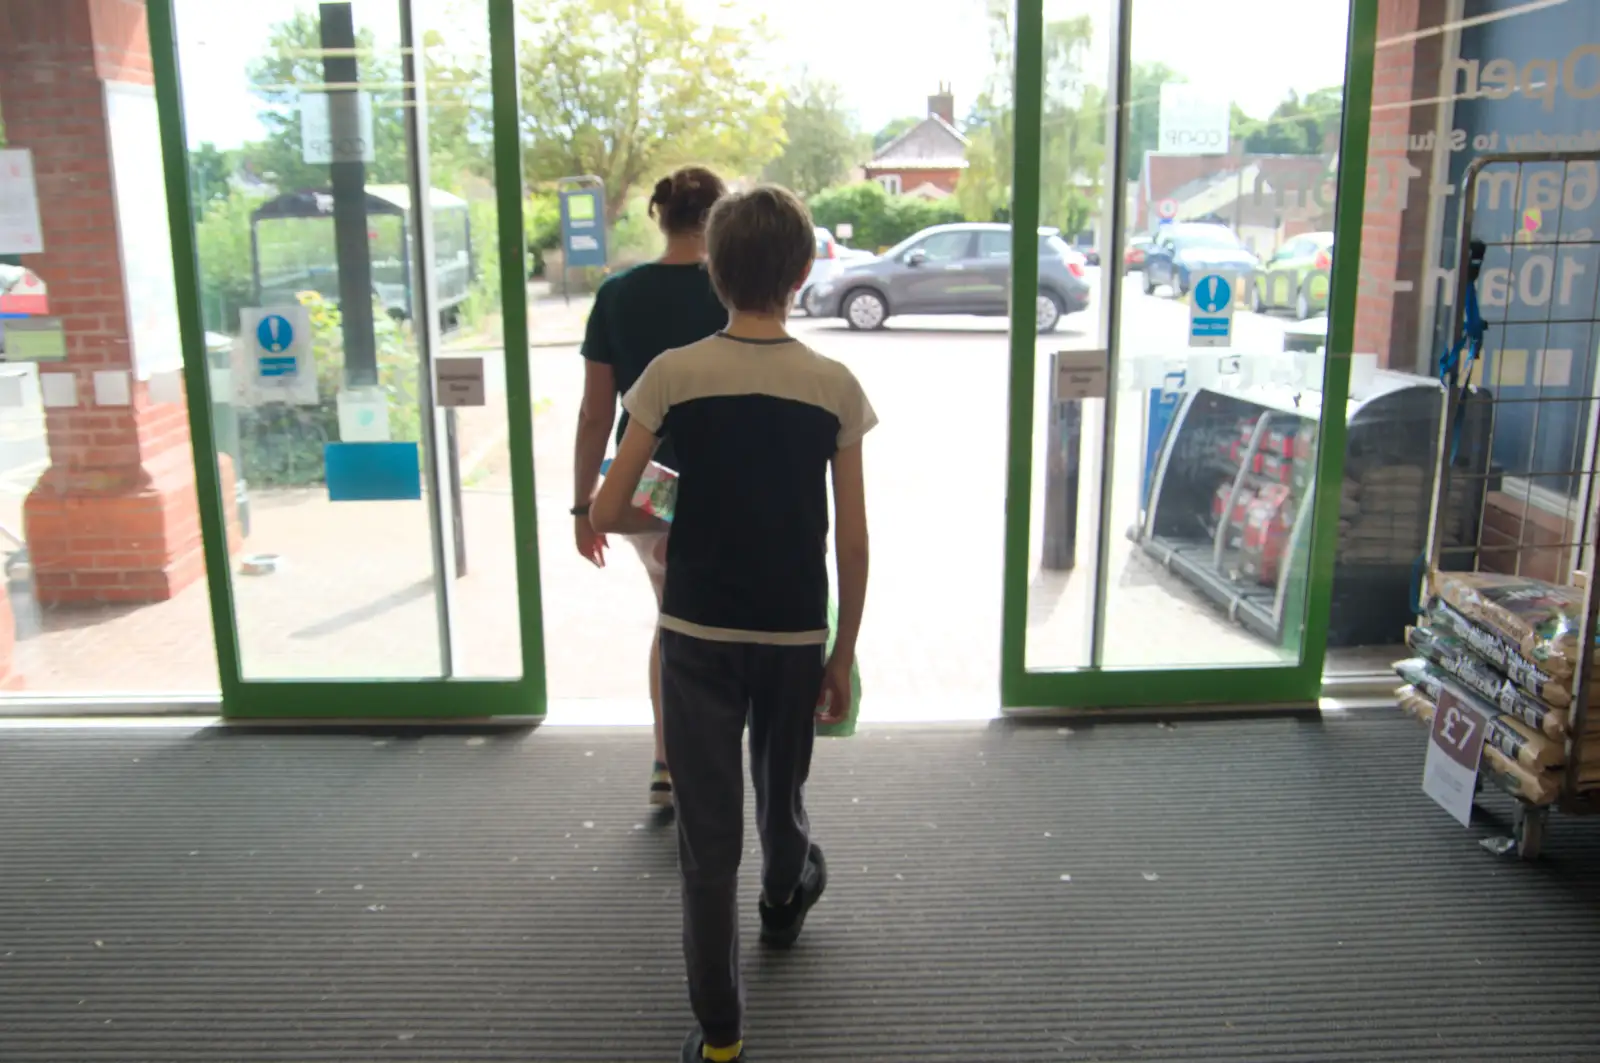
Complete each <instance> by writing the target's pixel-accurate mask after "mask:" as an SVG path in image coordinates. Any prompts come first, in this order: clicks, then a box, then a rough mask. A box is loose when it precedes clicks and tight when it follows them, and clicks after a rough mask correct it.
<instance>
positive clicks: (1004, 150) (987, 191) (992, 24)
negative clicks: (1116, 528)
mask: <svg viewBox="0 0 1600 1063" xmlns="http://www.w3.org/2000/svg"><path fill="white" fill-rule="evenodd" d="M1012 14H1013V12H1012V5H1011V4H1009V3H1007V2H1006V0H989V41H990V52H991V55H992V57H993V62H994V66H993V71H994V72H993V74H991V75H990V78H989V83H988V85H987V86H986V87H985V89H984V91H983V92H982V93H980V94H979V97H978V100H977V101H976V103H975V104H974V105H973V109H972V117H971V120H970V121H969V123H968V129H967V135H968V137H969V139H970V140H971V142H972V143H971V145H970V146H969V148H968V151H967V170H966V172H965V173H963V174H962V175H961V180H960V182H959V183H958V184H957V185H956V197H957V201H958V202H959V203H960V204H961V207H962V210H963V212H964V213H965V214H966V216H967V217H968V218H969V219H971V220H973V221H989V220H1002V219H1009V218H1010V212H1011V189H1012V186H1013V182H1012V157H1013V152H1014V148H1015V143H1016V129H1015V126H1016V122H1015V116H1014V109H1015V99H1016V94H1015V90H1014V84H1013V79H1014V74H1013V71H1014V69H1015V63H1014V60H1013V55H1012V52H1013V46H1014V41H1015V39H1016V37H1015V33H1014V27H1013V23H1012ZM1092 36H1093V25H1092V24H1091V22H1090V20H1089V18H1088V17H1087V16H1079V17H1076V18H1068V19H1058V20H1055V21H1052V22H1047V23H1046V24H1045V27H1044V85H1043V94H1044V98H1043V104H1044V110H1043V116H1042V119H1041V122H1040V130H1039V133H1040V143H1039V148H1040V186H1039V197H1040V200H1039V212H1040V221H1041V223H1042V224H1045V225H1055V226H1059V227H1060V228H1061V229H1063V230H1064V231H1067V232H1073V231H1076V230H1078V229H1081V228H1083V227H1084V226H1085V225H1086V224H1087V222H1088V221H1089V220H1090V219H1091V218H1092V217H1093V216H1094V214H1095V212H1097V211H1098V210H1099V202H1100V192H1101V189H1100V184H1101V175H1100V170H1101V167H1102V165H1103V163H1104V161H1105V124H1106V118H1105V111H1106V104H1105V98H1104V95H1103V94H1102V93H1101V91H1100V90H1099V89H1098V88H1097V87H1095V86H1093V85H1091V84H1090V83H1089V82H1088V81H1087V79H1086V78H1085V77H1084V69H1085V65H1086V62H1087V59H1088V53H1089V45H1090V41H1091V39H1092Z"/></svg>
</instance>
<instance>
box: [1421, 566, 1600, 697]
mask: <svg viewBox="0 0 1600 1063" xmlns="http://www.w3.org/2000/svg"><path fill="white" fill-rule="evenodd" d="M1433 593H1434V596H1435V597H1437V598H1439V599H1442V600H1443V601H1444V603H1445V604H1446V605H1448V606H1450V607H1451V608H1452V609H1453V610H1455V612H1456V613H1458V614H1460V615H1461V616H1462V617H1464V618H1465V619H1466V620H1469V621H1471V622H1472V623H1473V624H1475V625H1477V626H1478V627H1479V628H1481V629H1482V630H1483V631H1484V632H1485V633H1487V634H1488V635H1489V636H1491V637H1492V638H1493V640H1494V641H1495V642H1496V643H1497V644H1498V647H1499V651H1498V654H1497V655H1498V656H1500V657H1503V658H1504V659H1506V660H1507V662H1508V663H1507V665H1506V674H1507V675H1508V676H1509V677H1511V678H1512V679H1513V681H1514V682H1517V684H1518V685H1519V686H1523V687H1524V688H1525V689H1526V687H1527V685H1528V684H1529V683H1537V684H1538V686H1539V687H1540V693H1538V694H1537V696H1538V697H1539V698H1541V699H1542V700H1544V701H1546V702H1548V703H1550V704H1552V705H1553V704H1555V703H1556V699H1559V698H1561V697H1565V699H1566V701H1567V703H1569V704H1570V702H1571V700H1572V688H1573V682H1574V679H1573V677H1574V676H1575V675H1576V674H1577V671H1578V662H1579V661H1580V659H1581V658H1580V657H1579V653H1580V649H1579V646H1578V639H1579V637H1580V635H1579V632H1580V629H1581V628H1582V625H1583V616H1584V608H1585V604H1584V592H1583V591H1581V590H1579V589H1578V588H1576V587H1564V586H1561V585H1560V584H1555V583H1548V582H1546V581H1544V580H1537V579H1531V578H1529V577H1527V576H1507V575H1502V574H1500V573H1497V572H1435V573H1434V574H1433ZM1589 653H1590V655H1591V659H1594V649H1593V647H1590V649H1589ZM1485 656H1488V657H1489V659H1491V660H1493V659H1494V657H1495V656H1496V655H1493V654H1486V655H1485ZM1513 659H1516V660H1517V662H1520V663H1513ZM1522 665H1526V666H1527V667H1526V668H1523V667H1522ZM1515 672H1526V673H1530V674H1528V675H1525V676H1524V677H1523V678H1522V679H1518V678H1517V676H1516V675H1515V674H1514V673H1515Z"/></svg>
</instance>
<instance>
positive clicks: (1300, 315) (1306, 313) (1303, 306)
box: [1294, 290, 1311, 321]
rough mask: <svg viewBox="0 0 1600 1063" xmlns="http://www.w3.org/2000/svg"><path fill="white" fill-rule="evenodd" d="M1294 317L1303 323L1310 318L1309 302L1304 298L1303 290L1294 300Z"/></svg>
mask: <svg viewBox="0 0 1600 1063" xmlns="http://www.w3.org/2000/svg"><path fill="white" fill-rule="evenodd" d="M1294 316H1295V320H1297V321H1304V320H1305V319H1306V318H1308V317H1310V316H1311V300H1310V299H1307V298H1306V293H1305V292H1304V290H1302V291H1301V292H1300V294H1299V295H1298V296H1296V297H1295V300H1294Z"/></svg>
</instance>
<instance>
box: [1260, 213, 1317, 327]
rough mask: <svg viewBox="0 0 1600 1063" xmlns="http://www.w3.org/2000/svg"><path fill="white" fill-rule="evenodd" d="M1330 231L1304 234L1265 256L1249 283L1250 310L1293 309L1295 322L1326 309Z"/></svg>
mask: <svg viewBox="0 0 1600 1063" xmlns="http://www.w3.org/2000/svg"><path fill="white" fill-rule="evenodd" d="M1332 269H1333V234H1332V233H1305V234H1303V235H1300V236H1297V237H1295V238H1294V239H1293V240H1290V241H1289V242H1288V243H1286V244H1284V245H1283V246H1282V247H1280V248H1278V250H1277V253H1276V254H1274V255H1273V256H1272V257H1271V258H1269V259H1267V261H1266V262H1264V263H1263V264H1262V266H1261V270H1260V272H1259V273H1257V274H1256V280H1255V283H1254V284H1252V285H1251V286H1250V309H1252V310H1254V311H1255V312H1256V313H1258V314H1259V313H1261V312H1262V311H1264V310H1280V309H1283V310H1292V311H1294V316H1295V319H1296V320H1297V321H1304V320H1305V319H1306V318H1308V317H1310V316H1311V315H1312V314H1315V313H1319V312H1321V311H1324V310H1326V309H1327V308H1328V277H1329V272H1330V271H1331V270H1332Z"/></svg>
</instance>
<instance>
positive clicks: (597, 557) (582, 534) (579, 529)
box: [572, 514, 606, 568]
mask: <svg viewBox="0 0 1600 1063" xmlns="http://www.w3.org/2000/svg"><path fill="white" fill-rule="evenodd" d="M572 534H573V538H574V539H576V540H577V544H578V553H579V554H580V555H582V556H583V558H584V560H586V561H588V562H589V563H590V564H592V565H593V566H594V567H595V568H605V567H606V537H605V536H604V535H601V534H600V533H599V532H597V531H595V530H594V525H593V524H591V523H589V516H588V514H584V515H583V516H581V517H574V518H572Z"/></svg>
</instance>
